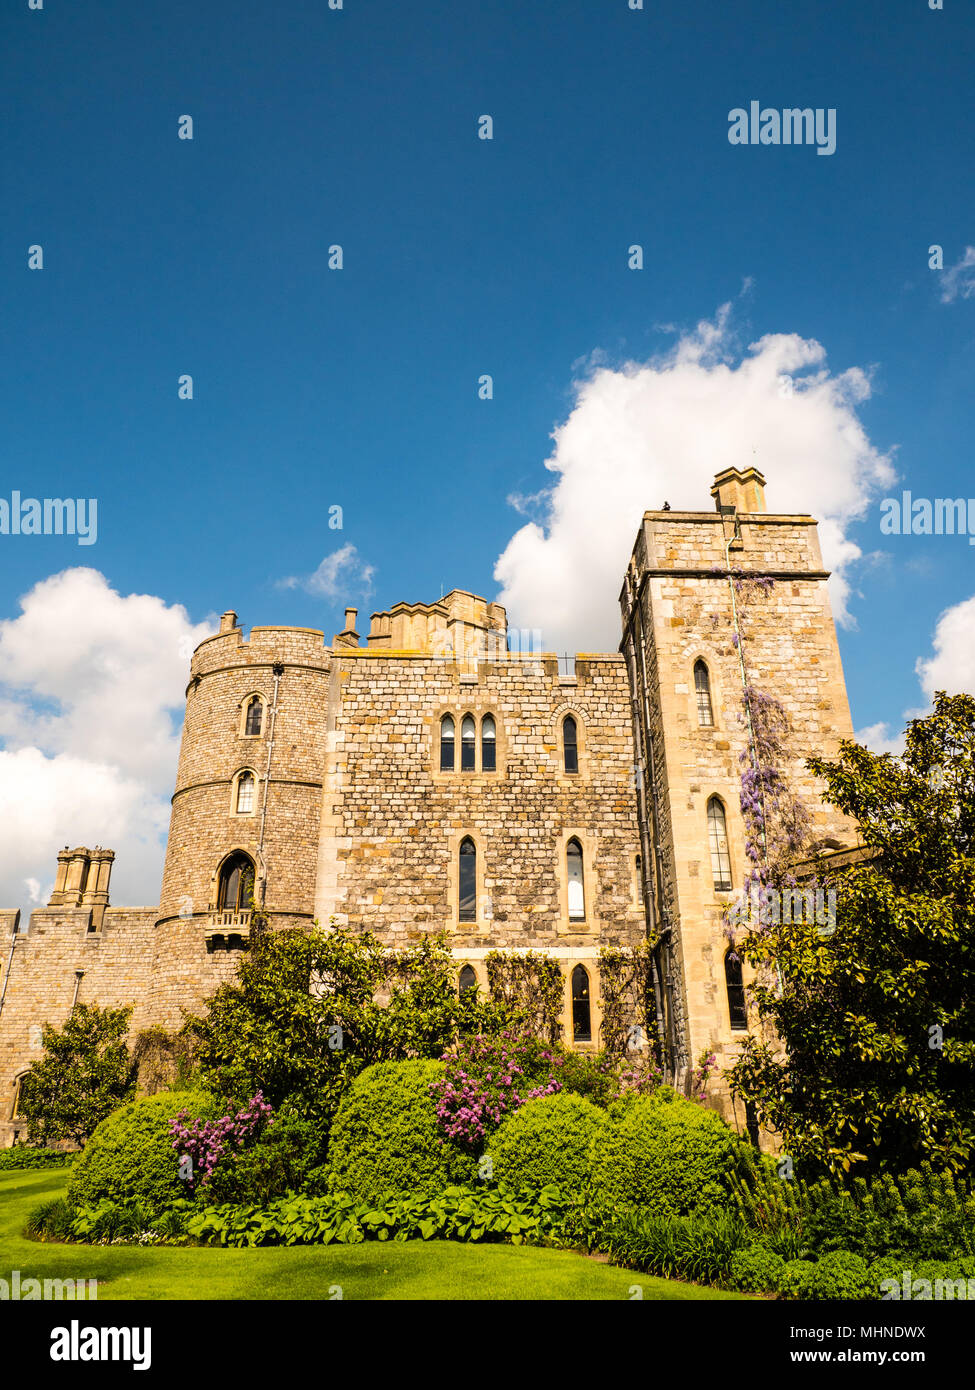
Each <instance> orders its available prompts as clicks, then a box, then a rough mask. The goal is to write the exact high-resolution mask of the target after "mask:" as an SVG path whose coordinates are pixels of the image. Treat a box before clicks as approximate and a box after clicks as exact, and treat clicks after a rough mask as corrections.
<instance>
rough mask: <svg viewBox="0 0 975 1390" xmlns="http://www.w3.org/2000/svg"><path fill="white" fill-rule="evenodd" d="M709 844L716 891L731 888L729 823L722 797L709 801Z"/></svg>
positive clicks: (723, 891)
mask: <svg viewBox="0 0 975 1390" xmlns="http://www.w3.org/2000/svg"><path fill="white" fill-rule="evenodd" d="M708 844H709V846H710V849H711V877H712V878H713V880H714V889H715V892H716V893H727V892H730V890H731V855H730V854H729V853H728V823H727V821H726V819H725V813H724V806H723V804H722V802H721V798H720V797H718V796H712V797H711V800H710V801H709V802H708Z"/></svg>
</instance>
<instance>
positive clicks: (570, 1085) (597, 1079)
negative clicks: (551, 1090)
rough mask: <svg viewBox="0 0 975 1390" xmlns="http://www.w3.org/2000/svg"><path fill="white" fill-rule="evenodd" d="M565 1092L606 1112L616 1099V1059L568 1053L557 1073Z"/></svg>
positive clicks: (587, 1053)
mask: <svg viewBox="0 0 975 1390" xmlns="http://www.w3.org/2000/svg"><path fill="white" fill-rule="evenodd" d="M556 1075H557V1076H558V1079H559V1081H560V1083H561V1085H562V1090H563V1091H571V1092H572V1093H573V1094H574V1095H577V1096H583V1097H584V1098H585V1099H586V1100H588V1101H592V1103H593V1105H599V1106H601V1107H602V1108H603V1109H605V1108H606V1106H608V1105H609V1103H610V1101H611V1100H612V1099H613V1097H614V1096H615V1095H616V1092H617V1089H618V1086H619V1079H618V1076H617V1073H616V1067H615V1065H614V1063H613V1059H612V1058H611V1057H610V1056H608V1055H607V1053H605V1052H597V1053H596V1054H595V1055H593V1054H592V1053H589V1052H568V1053H566V1055H565V1057H564V1058H563V1060H562V1064H561V1066H560V1067H559V1068H558V1071H557V1072H556Z"/></svg>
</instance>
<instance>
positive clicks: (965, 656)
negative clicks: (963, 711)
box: [914, 594, 975, 700]
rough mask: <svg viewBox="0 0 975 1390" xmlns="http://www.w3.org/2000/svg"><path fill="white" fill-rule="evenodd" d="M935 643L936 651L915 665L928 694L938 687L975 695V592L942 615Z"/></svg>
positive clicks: (931, 696) (949, 691)
mask: <svg viewBox="0 0 975 1390" xmlns="http://www.w3.org/2000/svg"><path fill="white" fill-rule="evenodd" d="M932 646H933V647H934V652H933V654H932V655H931V656H929V657H918V659H917V662H916V664H915V667H914V669H915V670H916V671H917V675H918V680H919V681H920V682H921V689H922V690H923V691H924V693H925V695H926V696H927V698H928V699H929V700H931V699H933V697H934V692H935V691H936V690H947V691H948V693H949V695H958V694H966V695H975V594H973V595H972V597H971V598H967V599H963V600H962V602H961V603H956V604H954V605H953V606H952V607H951V608H946V609H945V611H944V612H943V613H942V614H941V615H940V617H939V618H938V622H937V625H936V627H935V629H934V637H933V638H932Z"/></svg>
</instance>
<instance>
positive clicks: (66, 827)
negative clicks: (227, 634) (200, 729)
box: [0, 568, 215, 907]
mask: <svg viewBox="0 0 975 1390" xmlns="http://www.w3.org/2000/svg"><path fill="white" fill-rule="evenodd" d="M20 607H21V609H22V612H21V614H20V616H19V617H16V618H11V619H8V620H5V621H2V622H0V742H2V745H3V746H2V748H0V805H3V806H4V807H5V808H7V814H5V816H4V853H3V859H2V865H0V905H4V906H7V905H9V906H14V907H16V906H26V905H27V903H28V902H34V901H36V898H37V897H38V896H40V894H41V892H42V890H41V887H40V885H41V884H45V885H47V884H49V883H50V882H51V879H52V876H53V872H54V868H55V862H56V855H57V851H58V850H59V849H61V848H62V846H64V845H65V844H70V845H72V846H73V845H77V844H91V845H94V844H101V845H104V846H108V847H110V848H112V849H114V850H115V851H116V866H115V869H114V870H113V875H112V887H111V896H112V900H113V901H114V902H117V903H135V904H143V903H144V904H151V903H154V902H157V901H158V896H159V880H160V877H161V870H162V857H163V849H164V836H165V833H166V830H167V828H168V824H169V796H170V794H171V792H172V786H173V781H174V778H175V772H176V760H177V756H178V752H179V731H180V719H181V714H182V706H183V694H184V690H185V687H186V681H187V678H188V675H189V653H190V652H191V651H192V649H193V647H194V646H195V645H196V644H197V643H198V642H200V641H201V640H202V639H203V638H204V637H206V636H208V635H209V634H210V633H211V632H213V631H214V628H215V623H214V621H212V620H210V621H208V622H206V623H196V624H194V623H191V622H190V620H189V617H188V615H187V613H186V611H185V609H184V608H182V607H181V606H180V605H178V604H174V605H167V604H166V603H165V602H164V601H163V600H162V599H160V598H157V597H154V596H153V595H150V594H130V595H128V596H123V595H121V594H119V593H117V592H116V591H115V590H114V589H112V588H111V587H110V585H109V584H108V582H107V580H106V579H105V577H104V576H103V575H102V574H100V573H99V572H98V571H97V570H94V569H86V568H77V569H70V570H65V571H63V572H62V573H61V574H56V575H52V576H51V577H50V578H49V579H45V580H42V581H41V582H40V583H38V584H36V585H35V586H34V588H33V589H31V590H30V592H29V593H28V594H26V595H25V596H24V597H23V598H22V599H21V600H20ZM47 891H49V890H48V889H44V890H43V892H44V894H45V895H46V892H47ZM25 898H26V899H27V902H23V899H25Z"/></svg>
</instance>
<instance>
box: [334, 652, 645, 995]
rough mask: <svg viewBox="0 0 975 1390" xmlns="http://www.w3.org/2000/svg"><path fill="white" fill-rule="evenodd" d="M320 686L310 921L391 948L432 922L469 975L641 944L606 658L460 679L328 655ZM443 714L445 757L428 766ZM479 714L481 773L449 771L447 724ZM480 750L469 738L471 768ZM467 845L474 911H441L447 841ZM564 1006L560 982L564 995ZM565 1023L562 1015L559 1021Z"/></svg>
mask: <svg viewBox="0 0 975 1390" xmlns="http://www.w3.org/2000/svg"><path fill="white" fill-rule="evenodd" d="M340 661H341V671H340V674H339V676H338V679H337V680H336V682H335V688H334V700H335V703H334V705H333V720H334V728H333V730H332V733H331V734H330V740H331V748H332V751H331V753H330V755H329V767H328V774H327V792H326V798H325V810H324V815H323V823H322V824H323V830H322V834H323V853H322V859H321V862H322V864H324V865H327V867H328V873H327V874H325V875H324V876H323V879H322V881H321V883H320V895H319V903H318V913H317V915H318V916H319V918H320V920H322V921H327V920H328V918H329V917H330V916H331V915H335V916H336V917H337V918H338V920H340V921H343V922H348V923H349V924H351V925H353V926H355V927H359V928H363V929H367V930H371V931H375V932H377V933H378V934H379V935H381V936H382V937H383V939H384V940H386V941H388V942H389V944H390V945H391V946H397V947H402V946H406V945H409V944H411V943H413V942H415V941H417V940H418V939H419V937H420V936H421V934H422V933H423V932H430V931H440V930H443V929H446V930H447V931H448V932H449V934H450V938H451V942H452V945H453V949H454V952H455V955H456V956H457V959H458V963H459V964H460V963H469V964H471V965H472V967H473V968H474V970H475V973H476V974H477V975H478V978H479V979H480V980H481V982H482V983H486V971H485V966H484V957H485V955H486V954H487V953H488V951H489V950H491V949H513V948H517V949H522V950H524V949H533V950H537V951H544V952H546V953H548V954H554V955H557V956H558V957H559V958H560V960H561V961H562V962H563V970H564V972H565V974H566V977H567V986H566V987H567V991H568V976H569V975H570V974H571V970H572V969H573V968H574V965H575V964H577V963H584V964H585V965H586V968H587V969H588V970H590V973H591V976H592V979H593V994H594V995H595V994H596V988H595V986H596V979H595V976H594V974H593V973H592V967H593V962H594V961H595V958H596V956H597V954H598V950H599V947H600V946H601V945H609V944H613V945H628V944H633V943H634V942H637V941H639V940H641V939H642V937H643V934H644V925H643V910H642V904H641V901H640V896H639V876H638V872H637V868H636V856H637V854H638V853H639V843H638V840H637V837H636V820H635V802H634V783H633V742H632V726H631V721H630V713H629V695H628V687H627V681H626V670H625V666H624V663H623V660H622V657H620V656H618V655H615V654H613V655H608V656H595V657H579V658H578V659H577V660H576V663H575V674H574V675H571V676H563V677H560V676H559V672H558V662H557V660H556V659H555V658H554V657H546V658H543V659H536V660H522V659H518V658H506V659H502V660H500V661H480V662H478V663H477V668H476V672H475V673H474V674H468V671H467V669H466V663H465V669H459V668H458V666H457V664H456V663H454V662H452V661H449V660H442V659H437V658H435V657H431V656H425V655H418V656H405V655H404V656H387V655H385V654H379V653H377V654H375V655H374V654H373V653H371V652H360V653H359V654H357V655H354V656H352V655H349V654H346V653H343V654H342V655H341V658H340ZM570 713H571V714H572V715H573V716H574V718H575V720H576V724H577V729H578V738H579V771H578V773H567V772H565V771H564V767H563V754H562V720H563V719H564V718H565V716H566V715H567V714H570ZM445 714H451V715H452V716H453V718H454V721H455V731H456V742H457V750H456V767H455V770H454V771H453V772H441V771H440V721H441V718H442V717H443V715H445ZM466 714H471V715H472V716H473V717H474V719H475V721H476V725H477V730H478V735H480V729H481V721H482V719H483V717H484V716H485V715H486V714H490V715H491V716H492V717H493V718H494V720H495V726H496V733H497V740H496V742H497V770H496V771H495V772H483V771H480V770H478V771H474V772H462V771H460V769H459V763H460V742H461V729H462V721H463V718H464V716H465V715H466ZM479 767H480V749H479V747H478V768H479ZM465 836H469V837H470V838H472V839H473V841H474V843H475V845H476V849H477V879H478V894H477V920H476V921H475V922H473V923H466V922H460V921H459V920H458V917H459V914H458V873H457V864H458V856H459V851H460V843H461V840H462V839H463V838H464V837H465ZM572 837H575V838H577V839H578V840H579V842H580V844H581V846H582V850H583V862H584V883H585V899H586V921H585V922H584V923H577V922H570V921H569V917H568V906H567V889H566V874H567V871H566V847H567V843H568V841H569V839H570V838H572ZM566 997H567V1007H568V993H567V996H566ZM567 1018H568V1014H567Z"/></svg>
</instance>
